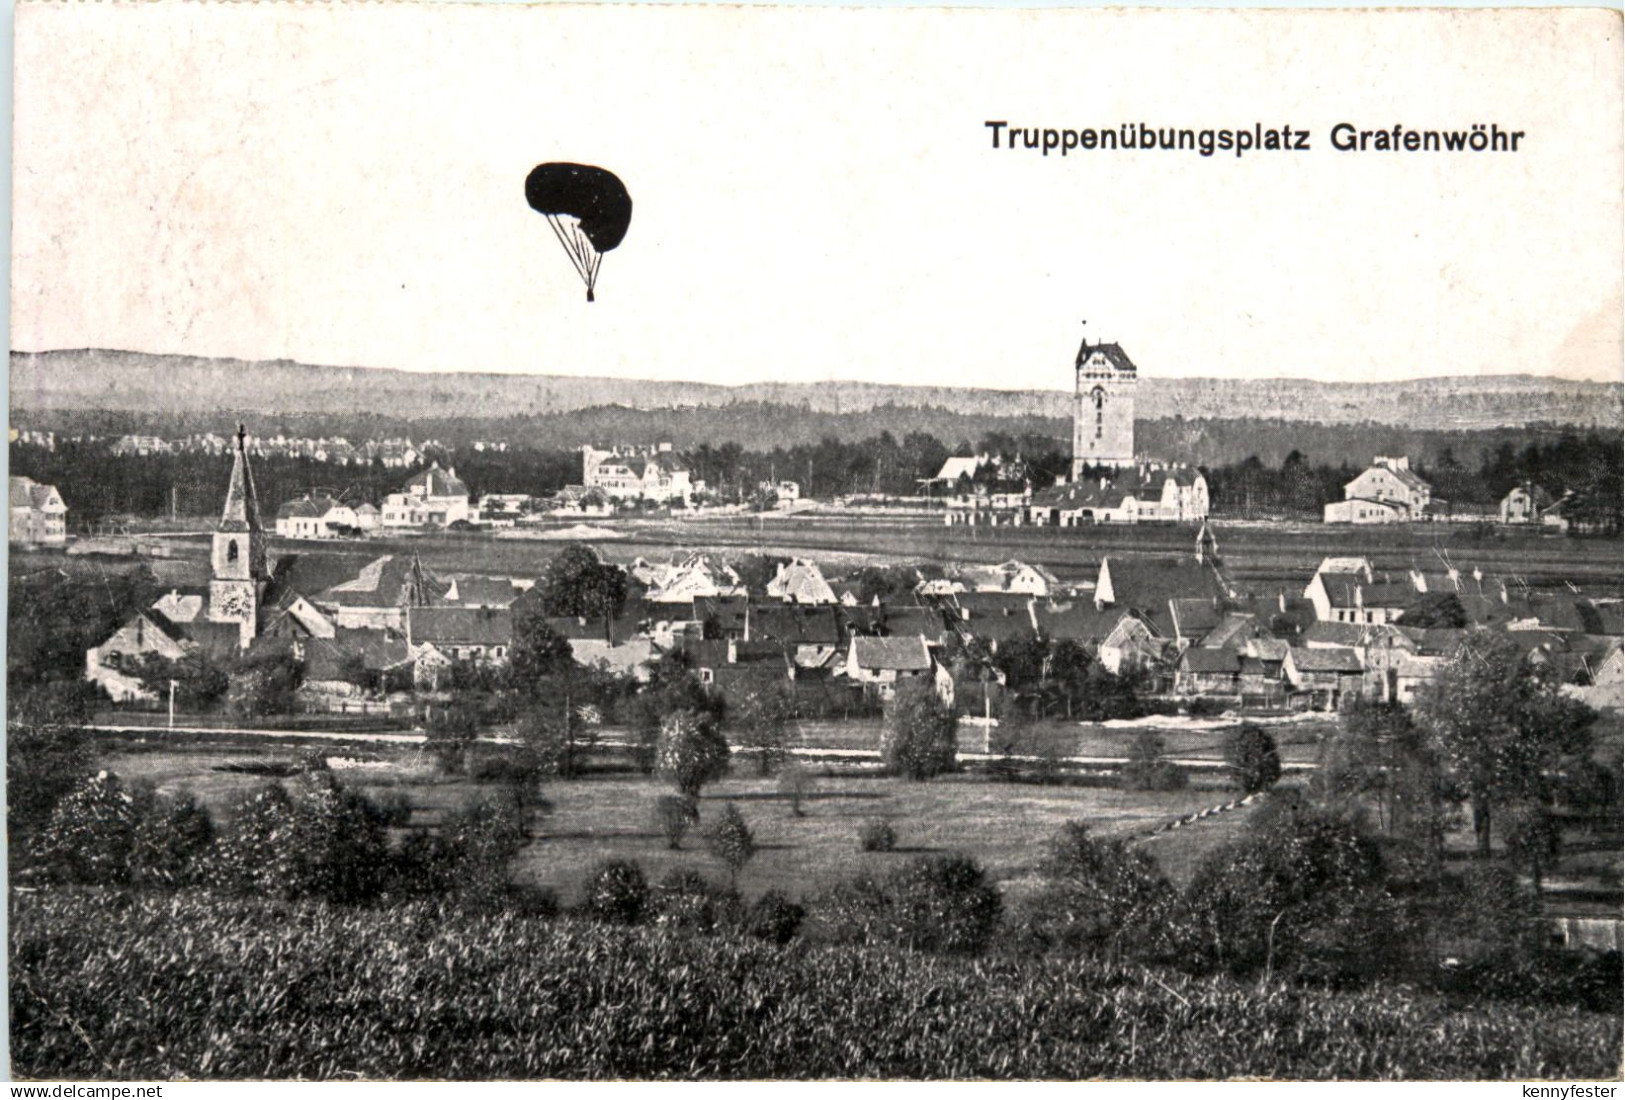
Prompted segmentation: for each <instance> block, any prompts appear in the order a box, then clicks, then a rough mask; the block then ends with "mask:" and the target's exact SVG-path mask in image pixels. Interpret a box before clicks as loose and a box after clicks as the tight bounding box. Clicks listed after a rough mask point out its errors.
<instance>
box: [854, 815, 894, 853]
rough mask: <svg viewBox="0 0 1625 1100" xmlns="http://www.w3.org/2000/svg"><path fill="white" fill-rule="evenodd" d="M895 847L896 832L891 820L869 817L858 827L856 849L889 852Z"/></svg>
mask: <svg viewBox="0 0 1625 1100" xmlns="http://www.w3.org/2000/svg"><path fill="white" fill-rule="evenodd" d="M895 847H897V834H896V833H894V832H893V831H892V827H891V822H889V821H887V820H886V819H885V818H883V817H871V818H870V819H869V820H868V821H865V822H864V823H863V824H862V825H860V826H859V827H858V850H859V851H861V852H889V851H891V850H892V849H893V848H895Z"/></svg>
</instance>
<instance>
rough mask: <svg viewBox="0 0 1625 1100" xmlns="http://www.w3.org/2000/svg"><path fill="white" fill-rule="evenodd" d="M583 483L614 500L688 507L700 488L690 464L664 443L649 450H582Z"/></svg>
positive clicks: (589, 446)
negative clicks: (675, 503) (674, 504)
mask: <svg viewBox="0 0 1625 1100" xmlns="http://www.w3.org/2000/svg"><path fill="white" fill-rule="evenodd" d="M581 484H582V485H583V486H584V487H585V488H586V489H589V490H590V489H598V490H600V491H602V492H603V493H604V494H605V495H607V496H609V497H611V498H612V499H614V500H651V501H656V502H658V503H662V504H664V503H668V502H671V501H674V500H675V501H681V502H682V503H684V504H687V503H688V502H689V500H690V499H691V498H692V497H693V495H694V493H695V490H696V489H697V486H696V485H695V483H694V480H693V477H692V475H691V473H690V471H689V468H688V464H687V463H686V462H684V461H683V460H682V459H681V458H679V457H678V456H677V455H676V454H675V453H674V452H673V451H672V449H671V444H670V443H662V444H660V445H659V446H657V447H655V448H653V449H649V450H641V449H634V450H620V449H613V450H608V451H602V450H599V449H598V448H596V447H593V446H592V445H591V444H586V445H583V446H582V448H581Z"/></svg>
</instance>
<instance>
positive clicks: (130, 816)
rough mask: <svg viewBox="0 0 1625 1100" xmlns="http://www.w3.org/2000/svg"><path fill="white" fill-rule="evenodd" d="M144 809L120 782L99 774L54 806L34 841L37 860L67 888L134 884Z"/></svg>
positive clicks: (115, 778) (109, 775)
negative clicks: (133, 860)
mask: <svg viewBox="0 0 1625 1100" xmlns="http://www.w3.org/2000/svg"><path fill="white" fill-rule="evenodd" d="M139 820H140V807H139V806H138V804H137V802H136V799H135V798H134V797H132V796H131V794H130V792H129V791H127V790H125V787H124V784H123V783H122V782H120V780H119V777H118V776H116V775H114V774H113V773H112V772H107V771H103V772H97V773H96V774H95V775H92V776H89V777H87V778H85V779H82V780H81V781H80V782H79V783H78V784H77V785H76V786H75V787H74V788H73V790H72V791H70V792H69V793H68V795H67V797H65V798H63V799H62V800H61V801H60V802H58V803H57V804H56V807H55V808H54V809H53V810H52V811H51V817H50V820H49V821H47V822H46V824H45V827H44V828H43V829H41V830H40V831H39V833H38V835H36V836H35V838H34V843H33V855H34V858H35V859H36V860H37V861H38V862H39V863H40V865H41V866H42V867H44V868H45V870H46V871H47V873H48V874H49V875H50V876H51V877H52V878H56V879H60V880H62V881H65V882H77V883H86V884H89V885H95V886H106V885H115V884H120V883H124V882H128V881H129V878H130V853H131V851H132V849H133V848H134V846H135V832H136V824H137V822H138V821H139Z"/></svg>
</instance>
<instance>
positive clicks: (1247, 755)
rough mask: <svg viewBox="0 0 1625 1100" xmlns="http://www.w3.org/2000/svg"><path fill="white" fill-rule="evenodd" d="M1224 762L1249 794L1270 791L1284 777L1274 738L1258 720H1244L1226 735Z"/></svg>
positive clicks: (1238, 784) (1240, 785) (1232, 775)
mask: <svg viewBox="0 0 1625 1100" xmlns="http://www.w3.org/2000/svg"><path fill="white" fill-rule="evenodd" d="M1224 762H1225V766H1226V767H1228V768H1229V769H1230V775H1231V778H1233V779H1234V780H1235V782H1236V785H1237V786H1238V787H1240V788H1241V789H1242V790H1243V791H1245V792H1246V793H1247V794H1256V793H1257V792H1259V791H1267V790H1269V789H1270V788H1271V787H1273V786H1274V785H1275V781H1276V780H1277V779H1279V778H1281V757H1280V754H1279V753H1277V752H1276V750H1275V738H1273V737H1271V736H1270V735H1269V734H1268V733H1267V732H1266V731H1265V729H1264V727H1263V726H1260V725H1258V724H1257V723H1255V722H1243V723H1242V724H1241V725H1239V726H1237V727H1236V728H1235V729H1234V730H1232V731H1230V733H1229V735H1228V736H1226V737H1225V739H1224Z"/></svg>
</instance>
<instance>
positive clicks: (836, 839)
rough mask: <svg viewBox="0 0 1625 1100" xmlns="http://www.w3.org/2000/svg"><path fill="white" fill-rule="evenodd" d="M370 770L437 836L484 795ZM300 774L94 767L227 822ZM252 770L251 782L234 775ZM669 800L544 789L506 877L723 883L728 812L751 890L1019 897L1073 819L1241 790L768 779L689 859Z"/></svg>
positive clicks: (114, 750)
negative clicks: (974, 871) (877, 883)
mask: <svg viewBox="0 0 1625 1100" xmlns="http://www.w3.org/2000/svg"><path fill="white" fill-rule="evenodd" d="M335 751H343V750H335ZM365 759H366V763H364V764H362V766H358V767H347V766H344V764H343V763H341V764H340V766H339V769H338V770H339V773H340V775H341V776H343V777H344V778H345V781H346V782H348V783H349V784H351V785H354V786H357V787H359V788H361V789H362V790H365V791H367V792H368V793H371V794H380V793H383V792H384V791H399V792H402V793H404V794H405V795H406V796H407V797H408V798H409V799H410V800H411V802H412V804H413V816H412V826H413V827H428V826H433V825H436V824H438V823H439V822H440V821H441V820H442V819H443V818H444V816H445V814H446V813H447V812H448V811H451V810H454V809H456V808H458V807H460V806H462V805H464V804H465V803H467V802H468V801H469V800H470V799H473V798H476V797H478V796H479V795H480V794H481V793H482V788H481V787H480V785H479V784H476V783H474V782H471V781H469V780H467V779H462V778H452V777H446V776H442V775H440V774H438V772H437V771H436V770H435V768H434V766H433V765H432V763H431V762H430V761H429V760H428V759H427V758H424V757H422V756H420V755H419V754H417V753H415V752H411V751H401V750H385V751H378V752H368V753H366V754H365ZM296 763H297V759H296V754H295V753H294V752H292V751H290V750H286V749H284V750H280V751H278V750H268V749H264V748H261V749H259V750H258V751H255V750H254V749H252V748H244V749H241V750H237V751H232V750H223V749H220V748H215V747H209V746H196V747H190V748H175V749H172V750H169V751H141V749H140V748H139V747H136V746H128V745H126V746H110V747H109V748H108V749H107V750H106V751H105V752H104V754H103V756H102V759H101V765H102V766H104V767H106V768H108V769H110V770H112V771H114V772H117V773H118V774H119V776H120V777H122V778H123V779H125V780H127V781H132V782H142V781H144V782H148V783H152V784H153V785H154V786H156V787H157V788H158V789H159V790H160V791H163V792H173V791H177V790H182V789H186V790H190V791H192V792H193V793H194V794H195V795H197V796H198V797H199V798H200V799H202V800H203V801H204V802H205V803H206V804H207V805H208V806H209V807H210V808H211V810H213V811H215V813H216V815H217V817H218V816H223V815H225V814H228V813H229V812H230V811H231V809H232V807H233V806H234V804H235V802H236V800H237V799H238V798H240V797H241V796H242V795H243V794H245V793H246V792H248V791H251V790H254V789H256V788H258V787H260V786H262V785H264V784H265V783H267V782H272V781H274V780H275V776H274V775H273V774H265V773H266V772H274V771H275V770H277V768H278V767H279V766H281V767H287V766H292V765H295V764H296ZM245 765H247V766H248V767H250V768H255V769H258V770H259V771H260V774H256V773H255V772H254V771H243V770H236V769H241V768H243V767H244V766H245ZM266 765H269V767H265V766H266ZM738 770H739V771H740V772H745V771H746V770H747V768H746V767H744V766H741V767H740V768H739V769H738ZM667 793H670V787H669V786H668V785H666V784H664V783H661V782H659V781H657V780H655V779H653V778H647V777H643V776H637V775H628V774H604V775H589V776H585V777H583V778H580V779H576V780H571V781H568V782H565V781H555V782H551V783H549V784H548V785H547V786H546V787H545V794H546V797H547V798H548V800H549V801H550V802H552V804H553V811H552V813H550V814H548V815H547V816H545V817H543V818H542V819H541V820H540V822H539V825H538V828H537V831H536V836H535V839H534V840H533V841H532V843H531V844H530V845H529V846H528V847H527V848H526V849H525V850H524V851H523V852H522V853H521V854H520V856H519V858H518V859H517V860H516V861H515V862H514V865H513V874H514V877H515V879H516V880H518V881H523V882H530V883H535V884H538V885H545V886H549V887H551V888H553V889H554V890H556V891H557V892H558V894H559V897H560V899H561V900H563V901H565V902H567V903H569V902H573V901H574V900H575V899H576V897H577V895H578V892H579V889H580V886H581V883H582V880H583V879H584V878H585V877H586V875H587V873H588V871H589V870H590V869H591V867H592V866H593V865H594V864H595V863H597V862H598V861H600V860H603V859H610V858H621V859H633V860H636V861H638V863H640V864H641V865H642V866H643V869H644V873H645V875H647V876H648V877H649V878H650V879H651V880H658V879H659V878H661V877H663V876H664V875H665V874H666V873H667V872H668V871H670V870H671V869H672V868H675V867H687V868H692V869H695V870H698V871H700V872H701V873H702V874H704V875H706V876H707V877H708V878H712V879H717V878H720V877H723V876H725V874H726V872H725V871H724V870H723V868H722V865H721V864H719V863H718V862H717V861H716V860H715V859H713V858H712V857H711V856H710V855H709V854H708V853H707V852H706V850H705V844H704V840H703V838H702V835H701V834H702V832H703V829H704V828H705V826H706V825H707V824H709V823H710V822H711V821H712V820H714V819H715V818H716V816H717V815H718V814H720V813H721V811H722V808H723V806H724V805H725V804H726V803H728V802H730V801H731V802H734V803H736V804H737V805H738V806H739V808H740V811H741V812H742V813H743V814H744V816H745V819H746V821H747V822H748V823H749V825H750V827H751V829H752V831H753V832H754V833H755V837H756V842H757V845H758V849H759V850H758V852H757V855H756V857H755V859H753V860H752V861H751V862H750V863H749V864H748V865H747V866H746V867H745V869H744V871H743V872H741V874H740V876H739V881H738V886H739V889H740V890H741V891H743V892H744V893H745V894H746V895H755V894H758V893H761V892H763V891H765V890H768V889H775V888H776V889H779V890H782V891H784V892H786V893H788V894H790V895H792V896H801V895H806V894H809V893H812V892H816V891H817V890H819V889H821V888H823V887H826V886H829V885H831V884H833V883H835V882H837V881H840V880H841V879H844V878H848V877H850V876H851V875H853V874H855V873H856V872H857V871H859V870H862V869H868V870H881V869H884V868H885V867H886V866H888V865H889V864H891V863H894V862H896V861H898V860H901V859H904V858H906V857H907V856H908V855H910V854H922V853H929V852H950V851H958V852H965V853H967V854H969V855H971V856H973V857H975V858H976V859H977V860H978V861H979V862H981V863H982V865H983V866H984V867H985V868H987V870H988V872H989V874H990V875H991V876H992V877H993V878H994V879H995V880H997V881H998V882H999V884H1000V886H1001V887H1002V888H1003V889H1005V891H1006V892H1007V894H1008V895H1010V896H1011V897H1019V896H1020V895H1022V894H1023V893H1025V892H1026V891H1027V890H1029V889H1030V888H1031V887H1032V886H1033V885H1034V879H1033V877H1032V875H1033V871H1034V868H1035V867H1036V864H1037V861H1038V859H1039V858H1040V857H1041V855H1042V847H1043V844H1044V842H1045V841H1046V840H1048V838H1049V837H1050V836H1051V835H1053V834H1054V833H1055V832H1056V830H1057V829H1059V828H1060V826H1061V825H1062V824H1064V823H1065V822H1067V821H1083V822H1086V823H1087V824H1088V825H1089V826H1090V827H1091V829H1093V830H1094V831H1095V832H1096V833H1098V834H1099V835H1102V836H1122V837H1128V836H1132V835H1138V834H1142V833H1145V832H1148V831H1149V830H1151V829H1152V828H1154V827H1155V826H1157V825H1159V824H1162V823H1163V822H1166V821H1169V820H1171V819H1173V818H1176V817H1181V816H1184V815H1187V814H1191V813H1194V812H1196V811H1199V810H1202V809H1206V808H1207V807H1209V806H1215V805H1218V804H1220V803H1223V802H1226V801H1229V800H1230V799H1231V798H1233V797H1234V792H1231V791H1226V790H1219V789H1213V788H1211V787H1205V788H1204V787H1195V788H1192V789H1189V790H1185V791H1179V792H1169V793H1162V792H1135V791H1120V790H1116V789H1112V788H1105V787H1085V786H1042V785H1037V784H1031V783H1006V782H990V781H987V780H985V779H981V778H976V777H971V776H956V777H954V776H951V777H943V778H940V779H937V780H934V781H932V782H929V783H911V782H907V781H904V780H899V779H891V778H884V777H880V776H875V775H866V774H852V773H845V774H834V775H820V776H818V777H817V778H815V779H814V781H813V789H812V793H811V796H810V797H809V798H808V799H807V800H806V802H805V804H804V811H805V812H804V816H802V817H795V816H793V814H792V813H791V808H790V803H789V801H788V799H786V798H785V797H784V796H783V795H781V794H780V793H779V791H778V789H777V784H776V781H775V780H773V779H760V778H756V777H754V776H750V775H745V774H739V775H735V776H731V777H729V778H727V779H725V780H722V781H721V782H719V783H716V784H714V785H712V786H710V787H707V788H706V790H705V793H704V796H703V797H702V798H701V800H700V814H701V824H700V826H699V827H698V828H697V829H695V830H694V831H693V832H692V833H691V834H690V836H689V837H688V838H687V839H685V840H684V842H683V848H682V850H680V851H671V850H669V849H668V847H667V845H666V840H665V837H664V835H663V834H662V833H661V832H660V831H659V829H658V828H657V827H656V825H655V824H654V821H653V818H652V811H653V807H654V804H655V800H656V799H657V798H659V797H660V796H661V795H663V794H667ZM1247 815H1248V811H1247V810H1238V811H1235V812H1232V813H1228V814H1223V815H1219V816H1217V817H1215V818H1213V819H1211V820H1208V821H1203V822H1202V823H1201V824H1200V825H1199V826H1194V827H1191V828H1187V829H1184V830H1181V831H1180V832H1179V833H1177V834H1170V837H1171V838H1172V839H1171V840H1170V839H1169V838H1159V839H1158V840H1157V841H1156V842H1155V844H1156V846H1157V847H1156V849H1155V850H1156V851H1157V852H1158V854H1159V858H1166V859H1167V860H1168V863H1169V870H1170V873H1178V874H1179V875H1181V876H1182V875H1183V874H1184V873H1186V872H1187V871H1188V869H1189V867H1190V866H1191V864H1192V863H1193V861H1194V859H1195V858H1196V856H1197V855H1198V854H1199V853H1200V852H1201V851H1204V850H1205V849H1206V847H1207V846H1208V845H1209V844H1210V843H1217V842H1218V841H1219V840H1220V839H1221V838H1223V837H1226V836H1229V835H1230V834H1231V833H1232V832H1233V830H1234V829H1235V827H1236V826H1237V824H1238V823H1239V822H1240V821H1241V820H1244V819H1245V818H1246V817H1247ZM870 818H884V819H885V820H886V821H887V822H889V823H890V824H891V826H892V828H893V830H894V831H895V833H896V835H897V849H896V850H895V851H894V852H891V853H864V852H860V851H858V845H857V834H858V829H859V827H860V826H861V825H862V824H863V823H864V822H865V821H867V820H869V819H870ZM1148 850H1150V849H1148Z"/></svg>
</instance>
